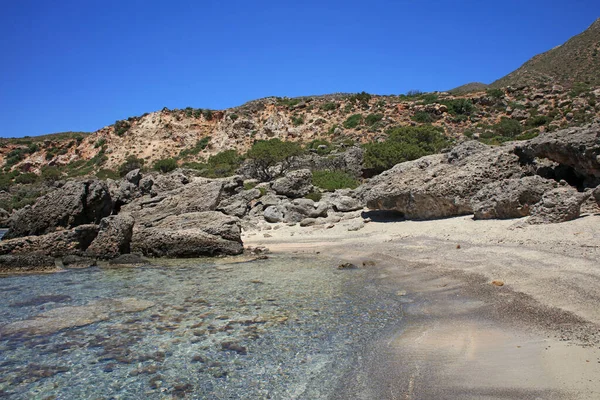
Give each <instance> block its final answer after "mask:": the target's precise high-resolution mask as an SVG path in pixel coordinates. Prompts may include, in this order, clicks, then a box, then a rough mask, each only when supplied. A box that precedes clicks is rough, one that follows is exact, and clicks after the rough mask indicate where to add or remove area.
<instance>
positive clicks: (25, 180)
mask: <svg viewBox="0 0 600 400" xmlns="http://www.w3.org/2000/svg"><path fill="white" fill-rule="evenodd" d="M37 180H38V176H37V175H36V174H34V173H33V172H28V173H25V174H21V175H19V176H17V177H16V178H15V182H16V183H22V184H31V183H35V182H37Z"/></svg>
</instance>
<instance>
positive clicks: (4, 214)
mask: <svg viewBox="0 0 600 400" xmlns="http://www.w3.org/2000/svg"><path fill="white" fill-rule="evenodd" d="M9 219H10V213H9V212H8V211H6V210H5V209H4V208H0V228H6V227H8V220H9Z"/></svg>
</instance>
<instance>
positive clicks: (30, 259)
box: [0, 253, 58, 273]
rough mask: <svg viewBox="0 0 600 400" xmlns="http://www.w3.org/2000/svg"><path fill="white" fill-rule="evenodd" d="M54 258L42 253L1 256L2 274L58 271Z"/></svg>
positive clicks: (0, 267) (0, 268) (0, 270)
mask: <svg viewBox="0 0 600 400" xmlns="http://www.w3.org/2000/svg"><path fill="white" fill-rule="evenodd" d="M56 269H58V268H57V267H56V264H55V262H54V258H53V257H50V256H47V255H44V254H41V253H27V254H3V255H0V273H23V272H38V271H46V270H56Z"/></svg>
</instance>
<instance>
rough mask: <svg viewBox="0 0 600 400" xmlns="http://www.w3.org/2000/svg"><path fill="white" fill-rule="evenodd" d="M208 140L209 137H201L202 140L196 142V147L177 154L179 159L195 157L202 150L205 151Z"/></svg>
mask: <svg viewBox="0 0 600 400" xmlns="http://www.w3.org/2000/svg"><path fill="white" fill-rule="evenodd" d="M210 139H211V137H210V136H206V137H203V138H202V139H200V140H198V141H197V142H196V145H195V146H194V147H192V148H191V149H185V150H181V152H179V157H187V156H192V155H194V156H195V155H197V154H198V153H200V152H201V151H202V150H204V149H206V147H208V143H210Z"/></svg>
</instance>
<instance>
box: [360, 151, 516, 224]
mask: <svg viewBox="0 0 600 400" xmlns="http://www.w3.org/2000/svg"><path fill="white" fill-rule="evenodd" d="M467 145H468V146H470V147H471V148H470V149H469V150H468V151H467V150H465V151H463V150H461V148H459V149H455V153H456V154H458V156H453V157H452V158H449V157H448V156H447V155H445V154H435V155H431V156H426V157H422V158H420V159H418V160H414V161H409V162H404V163H401V164H398V165H396V166H394V167H393V168H392V169H390V170H388V171H385V172H383V173H382V174H381V175H378V176H376V177H374V178H373V179H371V180H370V181H369V182H367V183H366V184H365V185H363V186H362V187H361V188H360V189H359V190H358V191H357V192H358V193H359V194H360V195H362V197H363V198H364V200H366V203H367V207H369V208H371V209H379V210H393V211H398V212H400V213H402V214H403V215H404V217H405V218H407V219H416V220H422V219H434V218H445V217H452V216H458V215H465V214H471V213H472V212H473V209H472V207H471V198H472V197H473V196H474V195H475V194H476V193H477V192H478V191H479V189H481V187H482V186H484V185H486V184H488V183H491V182H495V181H497V180H503V179H510V178H520V177H522V176H524V175H525V174H526V172H525V170H524V168H523V167H522V166H521V164H520V162H519V161H520V160H519V157H518V156H517V155H515V154H514V152H513V150H514V146H511V145H506V146H502V147H489V146H486V147H485V148H482V147H481V146H479V145H478V146H477V148H475V149H473V147H474V146H472V145H471V144H468V143H467V144H462V145H460V146H467ZM463 153H466V154H464V156H463V155H461V154H463ZM461 157H462V158H461Z"/></svg>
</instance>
